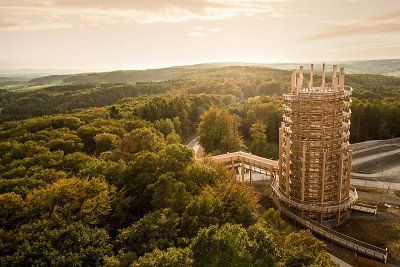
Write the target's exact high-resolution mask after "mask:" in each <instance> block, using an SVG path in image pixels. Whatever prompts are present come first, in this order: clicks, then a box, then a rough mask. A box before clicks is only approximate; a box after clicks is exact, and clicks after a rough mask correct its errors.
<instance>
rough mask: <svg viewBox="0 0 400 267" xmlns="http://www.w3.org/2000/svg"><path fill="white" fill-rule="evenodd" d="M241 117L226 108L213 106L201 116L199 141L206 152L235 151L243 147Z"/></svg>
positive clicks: (198, 129) (198, 130)
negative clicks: (239, 129)
mask: <svg viewBox="0 0 400 267" xmlns="http://www.w3.org/2000/svg"><path fill="white" fill-rule="evenodd" d="M238 128H239V118H238V117H237V116H233V115H231V114H229V112H228V111H227V110H225V109H219V108H216V107H212V108H210V109H208V110H207V111H205V112H204V113H203V114H202V115H201V117H200V123H199V126H198V128H197V133H198V134H199V136H200V138H199V142H200V144H201V145H202V146H203V148H204V150H205V151H206V153H215V154H217V153H226V152H234V151H237V150H239V149H240V148H242V147H243V141H242V138H241V136H240V135H239V132H238Z"/></svg>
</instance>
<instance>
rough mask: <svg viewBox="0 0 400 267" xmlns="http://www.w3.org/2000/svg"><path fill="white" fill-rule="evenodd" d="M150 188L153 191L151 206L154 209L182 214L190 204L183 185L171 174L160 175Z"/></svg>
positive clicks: (188, 195)
mask: <svg viewBox="0 0 400 267" xmlns="http://www.w3.org/2000/svg"><path fill="white" fill-rule="evenodd" d="M151 187H152V189H153V190H154V195H153V200H152V201H151V204H152V205H153V207H155V208H156V209H162V208H170V209H171V210H173V211H175V212H178V213H182V212H183V211H184V210H185V208H186V206H187V205H188V204H189V202H190V197H191V196H190V194H189V193H188V192H187V191H186V188H185V185H184V184H183V183H181V182H178V181H177V180H176V179H175V178H174V174H173V173H166V174H163V175H161V176H160V177H159V178H158V181H157V182H155V183H154V184H152V185H151Z"/></svg>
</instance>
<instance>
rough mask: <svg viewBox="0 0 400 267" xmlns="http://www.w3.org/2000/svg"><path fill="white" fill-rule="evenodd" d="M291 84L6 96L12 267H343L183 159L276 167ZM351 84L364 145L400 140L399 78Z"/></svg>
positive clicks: (1, 146)
mask: <svg viewBox="0 0 400 267" xmlns="http://www.w3.org/2000/svg"><path fill="white" fill-rule="evenodd" d="M110 75H111V77H112V75H113V74H110ZM160 75H161V76H162V77H164V76H163V75H167V74H160ZM83 76H84V75H83ZM161 76H160V77H161ZM306 78H307V75H306ZM127 79H129V76H127ZM314 79H315V80H316V82H317V83H318V82H319V81H318V80H319V79H320V77H318V76H317V75H316V77H314ZM289 80H290V72H288V71H283V70H274V69H270V68H262V67H243V66H241V67H225V68H218V69H215V68H210V69H207V68H201V69H200V70H196V69H192V70H191V72H190V77H185V78H184V79H172V80H168V81H159V82H137V83H135V84H128V83H124V82H123V81H120V80H118V83H114V82H116V81H113V82H111V83H110V82H109V81H107V82H106V83H104V82H103V80H98V81H92V80H87V81H85V83H75V82H70V83H68V84H61V85H55V86H47V87H41V88H38V89H34V90H29V91H10V90H6V89H3V90H1V91H0V108H1V124H0V213H1V214H0V227H1V228H0V265H2V266H3V265H6V266H29V265H45V266H47V265H57V266H58V265H64V266H65V265H68V266H69V265H90V266H94V265H107V266H129V265H133V266H191V265H194V266H215V265H222V266H226V265H232V263H235V264H236V265H237V266H244V265H246V266H265V265H267V266H331V265H332V262H331V260H330V258H329V256H328V255H327V254H326V253H325V252H324V245H323V243H321V242H319V241H318V240H316V239H315V238H314V237H312V235H311V234H310V233H309V232H306V231H300V232H298V231H293V229H291V228H290V227H289V226H288V225H286V224H285V223H284V222H283V221H282V220H281V219H280V217H279V213H278V212H276V211H274V210H272V209H271V210H268V211H267V212H265V213H263V214H260V212H259V205H258V199H257V195H256V194H255V192H254V191H252V190H251V189H246V188H244V187H243V186H241V185H239V184H237V183H236V182H235V179H234V175H233V173H231V172H230V171H228V170H226V169H224V168H222V167H220V166H217V165H214V164H213V163H211V162H206V163H200V162H197V161H196V160H195V159H194V156H193V152H192V151H191V150H190V149H189V148H187V147H186V146H185V145H184V143H186V141H187V140H190V139H192V138H193V137H194V136H196V135H197V134H200V135H201V136H203V140H202V142H203V143H204V144H205V149H206V150H207V152H210V153H221V152H229V151H232V150H236V149H245V150H248V151H251V152H252V153H254V154H257V155H261V156H266V157H276V155H277V142H278V127H279V125H280V122H281V118H282V114H283V101H282V99H281V95H282V93H283V92H284V91H285V90H286V88H288V86H289ZM347 84H348V85H351V86H352V87H353V88H354V98H353V107H352V111H353V113H352V127H351V137H352V141H353V142H356V141H363V140H368V139H377V138H390V137H397V136H399V135H400V106H399V105H400V90H399V89H400V79H399V78H394V77H384V76H378V75H359V74H352V75H347ZM206 142H208V143H207V144H206Z"/></svg>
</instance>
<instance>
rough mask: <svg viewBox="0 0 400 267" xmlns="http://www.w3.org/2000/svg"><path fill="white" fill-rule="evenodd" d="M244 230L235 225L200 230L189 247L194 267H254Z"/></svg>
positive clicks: (247, 237)
mask: <svg viewBox="0 0 400 267" xmlns="http://www.w3.org/2000/svg"><path fill="white" fill-rule="evenodd" d="M250 246H251V245H250V239H249V236H248V235H247V232H246V229H244V228H243V227H241V226H240V225H236V224H224V225H223V226H221V228H218V226H215V225H213V226H210V227H208V228H204V229H201V230H200V231H199V233H198V234H197V236H196V237H195V238H194V240H193V243H192V245H191V248H192V251H193V259H194V266H254V265H253V258H252V255H251V253H250V251H249V248H250Z"/></svg>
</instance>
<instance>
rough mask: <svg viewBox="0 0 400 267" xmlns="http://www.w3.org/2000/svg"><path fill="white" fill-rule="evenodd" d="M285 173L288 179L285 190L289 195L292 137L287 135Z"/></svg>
mask: <svg viewBox="0 0 400 267" xmlns="http://www.w3.org/2000/svg"><path fill="white" fill-rule="evenodd" d="M285 174H286V179H285V187H286V189H285V192H286V195H287V196H289V190H290V187H289V176H290V137H289V136H286V168H285Z"/></svg>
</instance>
